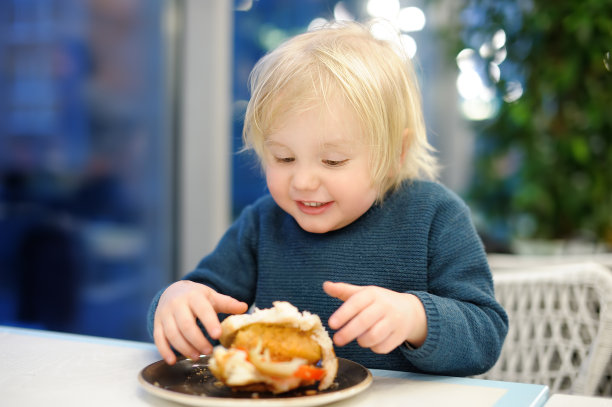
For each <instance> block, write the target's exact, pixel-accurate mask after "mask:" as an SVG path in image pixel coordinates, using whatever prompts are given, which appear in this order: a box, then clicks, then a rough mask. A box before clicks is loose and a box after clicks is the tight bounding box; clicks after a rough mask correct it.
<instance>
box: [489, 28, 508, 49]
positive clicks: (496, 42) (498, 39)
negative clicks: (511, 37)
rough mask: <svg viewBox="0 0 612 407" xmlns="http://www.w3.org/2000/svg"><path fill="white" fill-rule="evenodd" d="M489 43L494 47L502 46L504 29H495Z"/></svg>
mask: <svg viewBox="0 0 612 407" xmlns="http://www.w3.org/2000/svg"><path fill="white" fill-rule="evenodd" d="M491 45H493V47H494V48H495V49H501V48H503V47H504V46H505V45H506V32H505V31H504V30H497V31H496V32H495V34H493V38H492V39H491Z"/></svg>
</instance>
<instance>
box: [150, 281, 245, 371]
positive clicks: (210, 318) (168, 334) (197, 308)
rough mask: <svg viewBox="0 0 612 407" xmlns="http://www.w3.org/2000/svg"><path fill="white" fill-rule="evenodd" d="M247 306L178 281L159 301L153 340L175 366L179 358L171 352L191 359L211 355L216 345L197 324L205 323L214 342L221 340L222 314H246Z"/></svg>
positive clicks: (169, 362) (189, 283)
mask: <svg viewBox="0 0 612 407" xmlns="http://www.w3.org/2000/svg"><path fill="white" fill-rule="evenodd" d="M247 308H248V307H247V304H245V303H244V302H240V301H238V300H236V299H234V298H232V297H229V296H227V295H223V294H219V293H217V292H216V291H215V290H213V289H212V288H210V287H207V286H205V285H203V284H198V283H194V282H193V281H177V282H176V283H174V284H172V285H171V286H170V287H168V288H167V289H166V291H164V293H163V294H162V296H161V297H160V299H159V303H158V305H157V310H156V311H155V319H154V322H153V339H154V341H155V345H156V346H157V349H158V350H159V353H160V354H161V356H162V357H163V358H164V360H165V361H166V362H167V363H168V364H170V365H172V364H174V363H175V362H176V355H175V354H174V352H173V351H172V349H171V348H170V346H173V347H174V349H176V350H177V351H178V352H180V353H181V354H182V355H184V356H185V357H188V358H190V359H193V360H195V359H197V358H198V357H200V355H201V354H210V353H211V352H212V345H211V344H210V342H208V340H207V339H206V337H205V336H204V334H203V333H202V331H201V330H200V328H199V327H198V325H197V323H196V318H198V319H199V320H200V322H202V325H204V328H205V329H206V332H208V334H209V335H210V337H211V338H213V339H217V338H219V337H220V336H221V323H220V322H219V318H218V317H217V313H218V312H223V313H226V314H242V313H244V312H246V310H247Z"/></svg>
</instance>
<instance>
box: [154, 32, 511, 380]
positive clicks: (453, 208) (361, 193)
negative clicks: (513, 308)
mask: <svg viewBox="0 0 612 407" xmlns="http://www.w3.org/2000/svg"><path fill="white" fill-rule="evenodd" d="M250 80H251V95H252V97H251V100H250V102H249V105H248V107H247V111H246V117H245V124H244V141H245V148H246V149H249V150H253V151H254V152H255V153H256V154H257V156H258V158H259V159H260V162H261V165H262V168H263V171H264V173H265V177H266V183H267V186H268V189H269V195H266V196H264V197H262V198H260V199H259V200H257V202H255V203H254V204H252V205H251V206H249V207H247V208H246V209H245V210H244V211H243V212H242V214H241V215H240V216H239V218H238V219H237V220H236V221H235V222H234V223H233V225H232V226H231V227H230V228H229V229H228V231H227V232H226V233H225V235H224V236H223V237H222V239H221V241H220V242H219V244H218V246H217V247H216V248H215V250H214V251H213V252H212V253H210V254H209V255H208V256H206V257H204V259H203V260H202V261H201V262H200V263H199V265H198V266H197V268H196V269H195V270H194V271H192V272H191V273H189V274H188V275H187V276H185V278H184V279H183V280H181V281H178V282H176V283H174V284H172V285H170V286H169V287H167V288H166V289H165V290H164V291H162V292H161V293H160V294H159V295H158V296H157V297H156V298H155V299H154V301H153V304H152V307H151V312H150V316H149V326H150V330H151V331H152V335H153V338H154V341H155V344H156V345H157V348H158V349H159V352H160V354H161V355H162V357H163V358H164V359H165V360H166V361H167V362H168V363H170V364H172V363H175V361H176V355H175V353H174V351H177V352H179V353H181V354H183V355H184V356H186V357H191V358H197V357H198V356H199V355H200V354H209V353H210V352H211V351H212V345H213V344H214V343H215V341H214V340H215V339H216V338H218V337H219V336H220V334H221V332H220V331H221V327H220V323H219V318H220V317H219V315H218V314H235V313H243V312H246V311H247V309H248V308H249V307H250V306H253V305H255V306H257V307H258V308H268V307H271V306H272V302H273V301H277V300H282V301H289V302H291V303H292V304H293V305H295V306H296V307H298V308H299V309H300V310H308V311H310V312H312V313H316V314H318V315H319V316H320V317H321V320H322V321H323V322H324V323H325V322H326V327H327V329H328V330H329V331H330V332H332V333H333V340H334V343H335V345H336V353H337V355H338V356H340V357H344V358H347V359H350V360H353V361H355V362H358V363H360V364H362V365H364V366H366V367H369V368H376V369H391V370H401V371H413V372H426V373H436V374H447V375H473V374H478V373H481V372H484V371H486V370H488V369H489V368H490V367H491V366H492V365H493V364H494V363H495V361H496V360H497V358H498V355H499V352H500V350H501V346H502V344H503V341H504V338H505V335H506V332H507V327H508V321H507V317H506V314H505V312H504V310H503V309H502V307H501V306H500V305H499V303H498V302H497V301H496V300H495V297H494V292H493V283H492V277H491V273H490V270H489V266H488V264H487V259H486V256H485V252H484V249H483V246H482V244H481V241H480V239H479V237H478V235H477V233H476V231H475V229H474V226H473V224H472V222H471V219H470V212H469V209H468V208H467V207H466V205H465V204H464V203H463V202H462V201H461V200H460V198H459V197H458V196H456V195H455V194H454V193H452V192H451V191H450V190H448V189H447V188H445V187H444V186H443V185H441V184H439V183H437V182H436V175H437V165H436V159H435V157H434V155H433V153H432V148H431V146H430V145H429V144H428V141H427V138H426V130H425V125H424V120H423V114H422V110H421V102H420V93H419V89H418V86H417V80H416V78H415V75H414V72H413V70H412V67H411V63H410V60H409V59H408V58H406V57H404V56H403V55H402V53H401V50H400V49H399V48H398V47H396V46H395V45H394V43H392V42H387V41H383V40H380V39H377V38H375V37H374V36H373V35H372V34H371V32H370V30H369V29H368V27H367V26H365V25H361V24H359V23H336V24H333V25H330V26H328V27H325V28H321V29H317V30H314V31H311V32H307V33H304V34H301V35H298V36H296V37H294V38H292V39H290V40H289V41H287V42H286V43H284V44H282V45H281V46H279V47H278V48H277V49H276V50H274V51H272V52H270V53H269V54H267V55H266V56H264V57H263V58H262V59H261V60H260V61H259V62H258V63H257V64H256V66H255V67H254V69H253V72H252V74H251V78H250ZM222 317H223V315H221V318H222Z"/></svg>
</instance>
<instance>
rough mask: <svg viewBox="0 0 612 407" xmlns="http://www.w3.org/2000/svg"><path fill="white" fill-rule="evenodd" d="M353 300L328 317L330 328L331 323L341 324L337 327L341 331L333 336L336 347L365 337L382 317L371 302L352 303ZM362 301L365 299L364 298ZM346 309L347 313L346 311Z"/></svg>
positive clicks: (359, 301) (358, 301)
mask: <svg viewBox="0 0 612 407" xmlns="http://www.w3.org/2000/svg"><path fill="white" fill-rule="evenodd" d="M353 298H355V297H353ZM353 298H351V300H349V301H347V302H345V303H344V304H342V306H341V307H340V308H338V310H337V311H336V312H335V313H334V315H332V316H331V317H330V327H332V323H333V324H336V323H338V322H340V323H341V325H340V326H338V328H340V327H341V329H340V330H339V331H338V332H336V333H335V334H334V343H335V344H336V345H338V346H344V345H346V344H347V343H349V342H351V341H353V340H355V339H357V338H359V337H361V336H362V335H365V334H366V333H367V332H368V331H369V330H370V329H371V328H372V326H374V325H375V324H376V323H378V322H379V321H380V320H381V319H382V318H383V316H384V315H383V314H382V313H380V312H378V311H377V307H376V306H375V305H374V304H372V302H364V301H362V300H361V299H359V300H357V301H352V300H353ZM364 300H367V299H365V298H364ZM347 309H348V310H349V311H346V310H347ZM343 318H344V319H343ZM338 328H336V329H338ZM332 329H333V328H332Z"/></svg>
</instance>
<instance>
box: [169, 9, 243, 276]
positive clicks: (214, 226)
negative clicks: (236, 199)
mask: <svg viewBox="0 0 612 407" xmlns="http://www.w3.org/2000/svg"><path fill="white" fill-rule="evenodd" d="M232 4H233V2H231V1H227V0H185V2H184V11H185V15H184V20H183V21H184V22H185V23H184V24H185V26H184V27H183V28H184V36H185V38H184V48H183V57H184V58H185V59H184V62H183V72H182V75H183V76H182V84H183V89H182V100H181V103H182V109H181V113H180V114H181V118H180V120H181V126H182V134H181V141H180V147H179V160H180V161H179V173H180V176H179V177H180V178H179V179H180V189H179V191H180V193H181V197H180V200H179V202H180V203H179V208H178V209H179V212H178V213H179V217H178V219H179V223H180V225H179V228H178V229H179V247H178V250H179V259H178V263H179V265H178V273H179V274H180V275H183V274H185V273H187V272H188V271H190V270H191V269H193V268H194V267H195V265H196V264H197V262H198V261H199V260H200V259H201V258H202V257H203V256H204V255H205V254H207V253H208V252H210V251H211V250H212V249H213V248H214V246H215V244H216V243H217V241H218V240H219V238H220V237H221V235H222V234H223V232H224V231H225V230H226V229H227V227H228V225H229V220H230V213H231V210H230V208H231V202H230V179H231V178H230V169H231V145H230V143H231V139H232V138H231V135H230V132H231V128H230V125H231V123H230V105H231V66H232V65H231V56H232V41H231V39H232V30H233V28H232V21H233V10H232Z"/></svg>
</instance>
